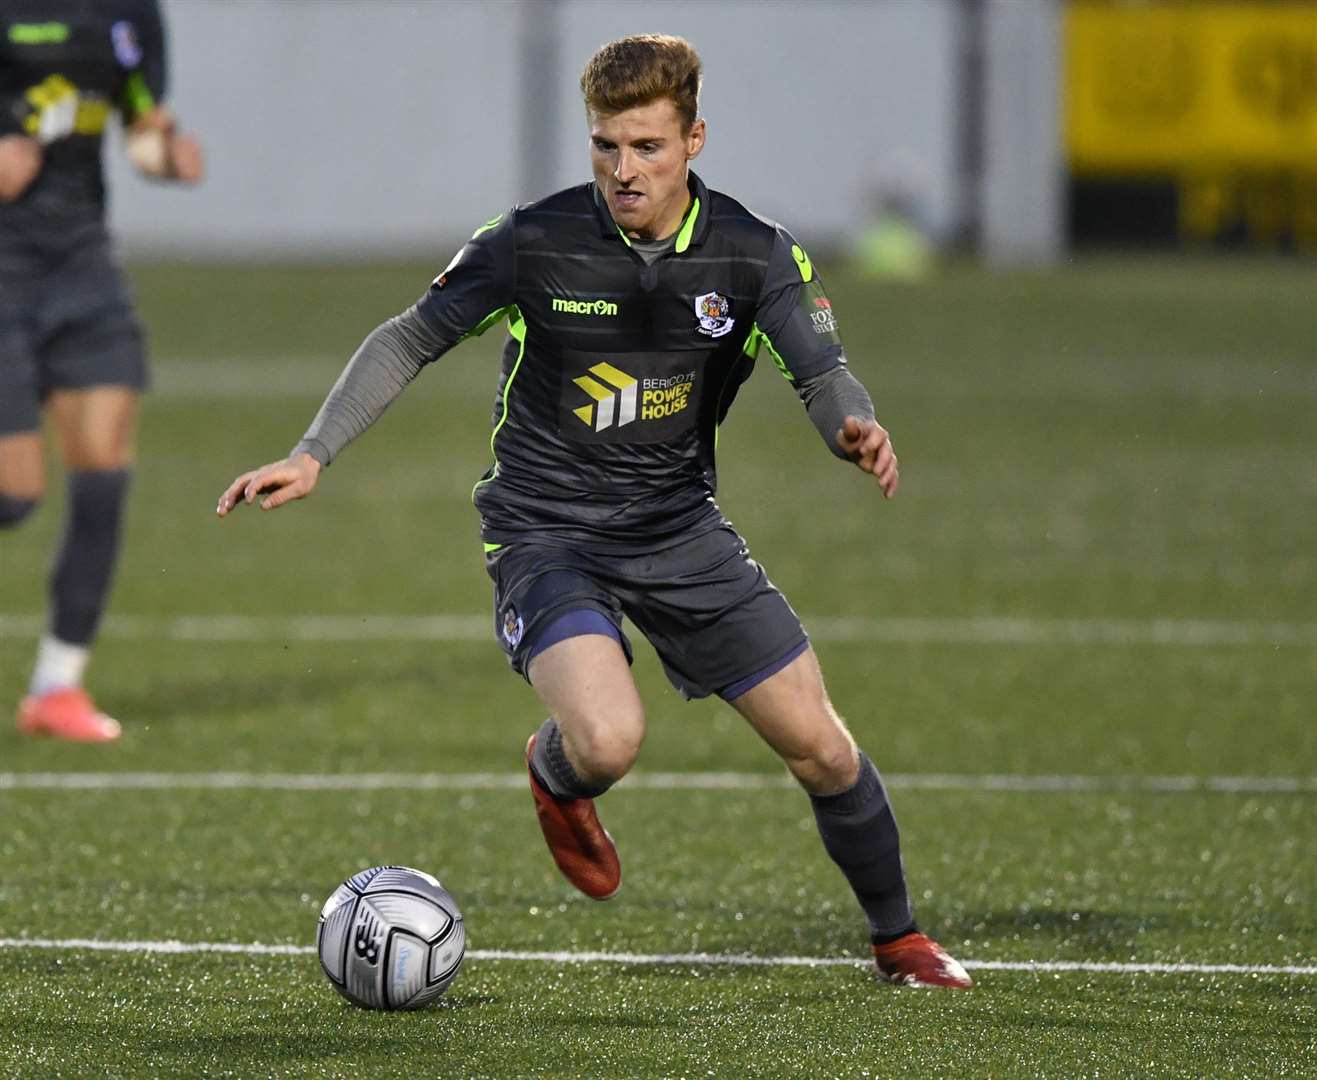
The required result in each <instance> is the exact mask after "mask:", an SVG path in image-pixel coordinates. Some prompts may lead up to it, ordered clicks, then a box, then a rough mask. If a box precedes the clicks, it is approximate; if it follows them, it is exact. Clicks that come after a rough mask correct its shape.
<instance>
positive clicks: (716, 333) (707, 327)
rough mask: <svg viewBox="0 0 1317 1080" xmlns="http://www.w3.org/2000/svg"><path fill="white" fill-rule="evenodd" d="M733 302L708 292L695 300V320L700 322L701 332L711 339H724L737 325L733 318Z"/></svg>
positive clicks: (718, 294) (720, 295) (720, 294)
mask: <svg viewBox="0 0 1317 1080" xmlns="http://www.w3.org/2000/svg"><path fill="white" fill-rule="evenodd" d="M731 312H732V302H731V301H730V300H728V299H727V297H725V296H723V295H722V293H716V292H707V293H705V294H704V295H703V296H697V297H696V298H695V318H696V319H698V320H699V323H700V326H699V331H700V333H701V334H707V335H708V336H709V337H716V338H717V337H722V336H723V335H724V334H726V333H728V332H730V331H731V329H732V327H733V326H735V325H736V320H735V319H733V318H732V317H731Z"/></svg>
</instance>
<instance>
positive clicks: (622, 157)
mask: <svg viewBox="0 0 1317 1080" xmlns="http://www.w3.org/2000/svg"><path fill="white" fill-rule="evenodd" d="M613 175H614V176H615V177H617V179H618V182H619V183H623V184H629V183H631V181H632V180H634V179H635V178H636V165H635V159H634V158H633V157H632V156H631V155H630V154H628V153H627V152H626V151H625V150H620V151H618V155H617V168H616V169H614V170H613Z"/></svg>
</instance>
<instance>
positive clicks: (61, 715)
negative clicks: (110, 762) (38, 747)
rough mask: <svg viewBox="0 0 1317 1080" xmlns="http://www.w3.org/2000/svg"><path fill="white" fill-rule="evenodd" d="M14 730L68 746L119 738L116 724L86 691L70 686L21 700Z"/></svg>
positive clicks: (117, 724) (117, 723)
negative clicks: (67, 742)
mask: <svg viewBox="0 0 1317 1080" xmlns="http://www.w3.org/2000/svg"><path fill="white" fill-rule="evenodd" d="M18 730H19V731H21V732H23V733H24V734H27V735H49V736H51V737H52V738H56V739H66V740H67V741H69V742H110V741H111V740H113V739H117V738H118V737H119V721H117V720H115V719H113V718H111V717H109V716H106V715H105V714H104V713H103V712H100V711H98V710H97V708H96V706H95V705H94V704H93V703H92V700H91V697H90V696H89V695H88V693H87V691H86V690H83V689H82V688H81V687H79V686H70V687H66V688H65V689H62V690H51V691H50V692H48V693H45V694H41V695H40V696H34V697H25V698H24V699H23V701H22V703H21V704H20V705H19V706H18Z"/></svg>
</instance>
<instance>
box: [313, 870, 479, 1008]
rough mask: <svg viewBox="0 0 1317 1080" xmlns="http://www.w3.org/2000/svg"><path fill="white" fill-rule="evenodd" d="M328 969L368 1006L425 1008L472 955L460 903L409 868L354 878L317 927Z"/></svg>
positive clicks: (338, 984)
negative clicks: (467, 956) (465, 958)
mask: <svg viewBox="0 0 1317 1080" xmlns="http://www.w3.org/2000/svg"><path fill="white" fill-rule="evenodd" d="M316 949H317V951H318V952H319V953H320V966H321V967H322V968H324V969H325V974H326V975H327V976H329V981H330V982H331V983H333V984H334V989H336V990H337V991H338V992H339V993H340V994H342V995H343V996H344V997H345V998H347V999H348V1000H349V1001H350V1002H352V1003H353V1004H354V1005H360V1006H361V1007H362V1008H365V1009H419V1008H421V1007H422V1006H423V1005H428V1004H430V1002H432V1001H434V1000H435V999H436V998H438V997H439V995H440V994H442V993H443V992H444V991H445V990H447V989H448V987H449V986H450V985H452V982H453V980H454V979H455V978H457V972H458V969H459V968H460V967H461V966H462V958H463V957H464V956H465V955H466V930H465V927H464V926H463V923H462V913H461V911H459V910H458V907H457V903H456V902H455V901H454V900H453V898H452V897H451V896H450V895H449V894H448V891H447V890H446V889H445V888H444V887H443V886H442V885H440V884H439V882H438V880H437V879H436V878H434V877H432V876H431V875H429V874H427V873H425V872H424V871H421V870H413V869H412V868H411V867H408V866H373V867H371V868H370V869H369V870H362V871H361V872H360V873H358V874H353V875H352V877H350V878H348V879H347V881H345V882H343V884H342V885H340V886H339V887H338V888H337V889H335V890H334V892H333V894H332V895H331V896H330V897H329V899H328V900H326V901H325V905H324V907H323V908H321V909H320V923H319V925H318V926H317V928H316Z"/></svg>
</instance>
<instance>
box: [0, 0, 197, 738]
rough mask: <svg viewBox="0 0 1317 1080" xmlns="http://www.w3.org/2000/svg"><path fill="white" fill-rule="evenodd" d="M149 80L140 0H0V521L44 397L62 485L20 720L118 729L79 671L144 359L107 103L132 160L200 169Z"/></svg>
mask: <svg viewBox="0 0 1317 1080" xmlns="http://www.w3.org/2000/svg"><path fill="white" fill-rule="evenodd" d="M164 93H165V42H164V31H163V27H162V25H161V21H160V12H159V10H158V9H157V6H156V3H155V2H154V0H101V2H98V3H96V4H87V3H83V2H80V0H8V2H7V3H6V4H5V5H4V6H3V9H0V529H4V528H12V527H14V526H16V525H18V524H19V523H21V522H22V521H23V520H24V519H26V518H27V517H28V516H29V515H30V514H31V513H32V511H33V509H34V508H35V507H36V505H37V503H38V501H39V500H40V499H41V497H42V495H43V494H44V492H45V487H46V468H45V462H44V459H43V453H42V440H41V432H40V428H41V418H42V413H43V412H44V414H45V415H46V417H48V418H49V420H50V423H51V425H52V427H53V428H54V431H55V435H56V442H57V445H58V446H59V450H60V454H61V456H62V458H63V464H64V468H65V472H66V476H67V488H68V499H67V510H66V517H65V522H64V529H63V533H62V537H61V539H60V542H59V543H60V546H59V550H58V551H57V552H56V555H55V559H54V568H53V571H52V573H51V578H50V594H49V602H50V619H49V624H48V628H47V631H46V632H45V634H44V635H43V636H42V638H41V641H40V644H39V646H38V649H37V660H36V665H35V669H34V671H33V674H32V680H31V684H30V686H29V688H28V694H27V696H26V697H24V698H23V700H22V701H21V703H20V704H19V709H18V726H19V729H20V730H22V731H24V732H27V733H28V734H32V735H50V736H54V737H55V738H61V739H69V740H76V741H82V742H105V741H108V740H111V739H115V738H117V737H118V736H119V733H120V728H119V724H118V723H117V722H116V721H115V720H113V719H111V718H110V717H108V716H106V715H105V714H104V713H102V712H100V711H99V710H98V709H97V708H96V706H95V704H94V703H93V701H92V699H91V697H90V696H89V695H88V694H87V692H86V691H85V690H84V689H83V686H82V679H83V672H84V669H85V667H86V665H87V660H88V657H89V655H90V649H91V645H92V642H93V640H94V639H95V636H96V631H97V627H98V625H99V622H100V619H101V615H102V613H103V611H104V609H105V605H106V600H107V596H108V593H109V588H110V582H111V578H112V575H113V571H114V567H115V563H116V561H117V555H118V546H119V535H120V525H121V521H122V518H123V506H124V499H125V496H126V493H127V490H128V482H129V478H130V475H131V472H132V467H133V454H134V439H135V428H136V417H137V404H138V396H139V394H140V393H141V391H142V390H143V389H144V388H145V386H146V382H147V375H146V362H145V357H144V350H143V335H142V331H141V327H140V325H139V323H138V321H137V318H136V316H135V314H134V312H133V307H132V299H131V296H130V293H129V289H128V285H127V283H126V281H125V280H124V277H123V274H122V271H121V270H120V269H119V267H118V266H117V265H116V262H115V260H114V256H113V253H112V249H111V245H110V240H109V236H108V234H107V232H106V228H105V220H104V219H105V195H104V177H103V175H102V165H101V146H102V136H103V134H104V130H105V127H106V125H107V123H108V122H109V121H110V119H111V117H113V116H114V115H116V114H117V115H118V116H119V118H120V120H121V122H122V124H123V127H124V146H125V149H126V151H127V153H128V156H129V158H130V159H131V160H132V162H133V164H134V165H136V167H137V168H138V169H139V171H141V172H142V173H143V174H144V175H146V176H148V177H152V178H155V179H161V180H178V181H182V182H185V183H194V182H196V181H198V180H200V179H201V175H202V171H203V166H202V158H201V149H200V146H199V145H198V143H197V142H196V140H195V139H193V138H191V137H190V136H187V135H183V134H180V133H179V132H178V131H177V124H176V120H175V118H174V116H173V114H172V113H171V112H170V111H169V109H167V108H166V107H165V106H164V104H163V100H164ZM6 565H8V564H6Z"/></svg>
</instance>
